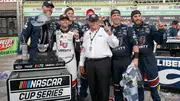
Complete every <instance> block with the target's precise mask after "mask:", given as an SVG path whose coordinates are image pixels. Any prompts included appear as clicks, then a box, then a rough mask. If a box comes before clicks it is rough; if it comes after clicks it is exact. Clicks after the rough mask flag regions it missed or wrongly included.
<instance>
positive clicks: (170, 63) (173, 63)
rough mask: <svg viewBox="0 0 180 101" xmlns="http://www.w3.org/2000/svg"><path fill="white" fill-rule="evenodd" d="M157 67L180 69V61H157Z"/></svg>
mask: <svg viewBox="0 0 180 101" xmlns="http://www.w3.org/2000/svg"><path fill="white" fill-rule="evenodd" d="M157 66H167V67H180V61H177V60H160V59H157Z"/></svg>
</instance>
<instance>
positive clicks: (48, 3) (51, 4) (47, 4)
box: [42, 1, 54, 8]
mask: <svg viewBox="0 0 180 101" xmlns="http://www.w3.org/2000/svg"><path fill="white" fill-rule="evenodd" d="M42 6H52V8H54V5H53V3H52V1H44V2H43V5H42Z"/></svg>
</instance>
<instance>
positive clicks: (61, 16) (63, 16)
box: [59, 14, 69, 20]
mask: <svg viewBox="0 0 180 101" xmlns="http://www.w3.org/2000/svg"><path fill="white" fill-rule="evenodd" d="M64 19H67V20H69V17H68V16H67V15H65V14H62V15H60V16H59V20H64Z"/></svg>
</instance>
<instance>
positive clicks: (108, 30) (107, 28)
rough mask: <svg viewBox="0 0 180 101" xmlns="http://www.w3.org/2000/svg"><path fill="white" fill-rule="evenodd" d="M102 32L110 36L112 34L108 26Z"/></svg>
mask: <svg viewBox="0 0 180 101" xmlns="http://www.w3.org/2000/svg"><path fill="white" fill-rule="evenodd" d="M104 31H105V32H106V33H107V34H108V35H112V32H111V31H110V27H109V26H108V25H105V26H104Z"/></svg>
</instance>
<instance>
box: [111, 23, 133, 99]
mask: <svg viewBox="0 0 180 101" xmlns="http://www.w3.org/2000/svg"><path fill="white" fill-rule="evenodd" d="M111 31H112V32H113V34H114V35H115V36H116V37H117V38H118V39H119V46H118V47H116V48H114V49H112V53H113V56H112V79H113V83H114V95H115V101H124V100H123V88H122V87H121V86H120V84H119V83H120V81H121V80H122V74H123V72H125V71H126V69H127V67H128V65H130V63H131V60H132V59H131V55H132V49H133V46H134V45H135V44H136V42H135V39H133V33H132V27H128V26H127V25H124V24H121V25H120V26H117V27H113V26H111Z"/></svg>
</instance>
